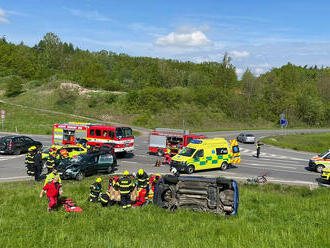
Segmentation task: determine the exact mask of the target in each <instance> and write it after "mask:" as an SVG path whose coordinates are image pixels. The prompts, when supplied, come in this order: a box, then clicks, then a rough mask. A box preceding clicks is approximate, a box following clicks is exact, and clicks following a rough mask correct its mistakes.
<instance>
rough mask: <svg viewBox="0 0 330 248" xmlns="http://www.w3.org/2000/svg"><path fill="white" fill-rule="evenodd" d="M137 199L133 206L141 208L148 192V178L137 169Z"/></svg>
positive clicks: (143, 172)
mask: <svg viewBox="0 0 330 248" xmlns="http://www.w3.org/2000/svg"><path fill="white" fill-rule="evenodd" d="M136 178H137V181H138V182H137V198H136V204H134V206H142V205H143V204H145V203H146V200H147V198H148V192H149V177H148V174H147V173H146V172H145V171H144V170H143V169H139V171H138V173H137V175H136Z"/></svg>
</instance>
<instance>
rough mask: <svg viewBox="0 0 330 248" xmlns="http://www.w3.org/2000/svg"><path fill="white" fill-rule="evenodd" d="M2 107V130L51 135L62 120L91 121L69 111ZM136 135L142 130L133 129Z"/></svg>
mask: <svg viewBox="0 0 330 248" xmlns="http://www.w3.org/2000/svg"><path fill="white" fill-rule="evenodd" d="M0 109H4V110H5V111H6V119H5V120H4V125H3V127H2V125H1V123H0V131H1V132H18V133H21V134H46V135H51V134H52V132H53V124H55V123H62V122H70V121H76V122H91V121H90V120H88V119H83V118H76V117H72V116H71V115H69V114H67V113H63V114H54V113H49V112H46V111H38V110H33V109H30V108H22V107H18V106H13V105H10V104H0ZM133 135H134V136H140V135H141V132H139V131H137V130H133Z"/></svg>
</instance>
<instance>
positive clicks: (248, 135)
mask: <svg viewBox="0 0 330 248" xmlns="http://www.w3.org/2000/svg"><path fill="white" fill-rule="evenodd" d="M245 136H246V137H254V135H253V134H246V135H245Z"/></svg>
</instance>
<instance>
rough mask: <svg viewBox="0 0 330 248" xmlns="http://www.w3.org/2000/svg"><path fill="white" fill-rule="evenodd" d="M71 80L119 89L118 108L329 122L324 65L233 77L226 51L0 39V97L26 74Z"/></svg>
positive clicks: (329, 86) (328, 74) (50, 37)
mask: <svg viewBox="0 0 330 248" xmlns="http://www.w3.org/2000/svg"><path fill="white" fill-rule="evenodd" d="M52 78H57V79H65V80H71V81H74V82H77V83H79V84H80V85H81V86H83V87H87V88H98V89H104V90H109V91H126V92H128V94H126V95H125V101H124V105H125V110H127V111H128V112H132V113H133V112H146V113H155V112H156V113H157V112H164V111H176V110H177V109H179V108H182V106H183V105H184V106H186V108H187V109H189V107H187V106H191V109H194V111H208V113H209V115H212V114H215V115H219V114H221V115H223V116H226V118H229V119H232V120H234V121H235V120H237V121H243V122H244V121H253V120H257V119H262V120H265V121H269V122H273V123H278V121H279V114H281V113H285V114H286V116H287V118H288V119H289V121H290V124H294V125H308V126H326V125H329V122H330V69H329V68H324V67H322V68H318V67H316V66H312V67H308V66H304V67H302V66H296V65H293V64H291V63H288V64H287V65H284V66H282V67H281V68H273V69H271V70H270V71H268V72H266V73H264V74H262V75H260V76H255V75H253V73H251V71H250V70H249V69H247V70H246V71H245V73H244V74H243V76H242V78H241V79H238V77H237V75H236V72H235V67H234V65H233V64H232V63H231V58H230V57H229V56H228V55H227V54H225V55H224V57H223V58H222V61H221V62H220V63H218V62H204V63H199V64H197V63H192V62H181V61H177V60H168V59H159V58H148V57H132V56H129V55H127V54H116V53H114V52H111V51H105V50H102V51H99V52H91V51H88V50H81V49H79V48H77V47H74V45H73V44H71V43H66V42H62V41H61V40H60V38H59V37H58V36H56V35H55V34H53V33H47V34H46V35H45V36H44V37H43V39H42V40H41V41H40V42H39V43H38V44H36V45H35V46H33V47H29V46H26V45H24V44H23V43H20V44H13V43H10V42H8V41H7V40H6V38H5V37H3V38H2V39H0V84H1V80H2V81H3V80H5V81H6V84H7V85H8V87H7V88H8V90H7V91H6V96H8V97H11V96H15V95H18V94H20V92H21V91H22V88H21V86H22V85H23V84H24V83H26V82H29V81H33V80H39V81H42V82H46V81H49V80H51V79H52Z"/></svg>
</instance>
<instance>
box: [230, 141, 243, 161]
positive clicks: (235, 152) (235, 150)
mask: <svg viewBox="0 0 330 248" xmlns="http://www.w3.org/2000/svg"><path fill="white" fill-rule="evenodd" d="M230 149H231V154H230V155H231V164H239V163H240V162H241V153H240V151H239V146H238V142H237V140H235V139H234V140H230Z"/></svg>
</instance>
